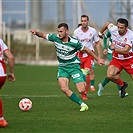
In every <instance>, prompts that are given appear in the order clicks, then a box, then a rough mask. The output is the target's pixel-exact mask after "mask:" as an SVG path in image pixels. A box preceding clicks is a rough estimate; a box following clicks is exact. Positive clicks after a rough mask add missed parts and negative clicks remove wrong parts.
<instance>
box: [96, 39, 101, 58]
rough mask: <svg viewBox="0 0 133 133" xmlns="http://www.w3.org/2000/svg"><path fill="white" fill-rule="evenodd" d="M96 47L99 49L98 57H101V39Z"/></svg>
mask: <svg viewBox="0 0 133 133" xmlns="http://www.w3.org/2000/svg"><path fill="white" fill-rule="evenodd" d="M96 49H97V54H98V57H99V58H100V57H101V50H100V43H99V41H98V42H96Z"/></svg>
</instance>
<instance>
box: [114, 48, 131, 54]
mask: <svg viewBox="0 0 133 133" xmlns="http://www.w3.org/2000/svg"><path fill="white" fill-rule="evenodd" d="M115 51H116V52H117V53H119V54H128V52H129V51H127V50H125V49H118V48H115Z"/></svg>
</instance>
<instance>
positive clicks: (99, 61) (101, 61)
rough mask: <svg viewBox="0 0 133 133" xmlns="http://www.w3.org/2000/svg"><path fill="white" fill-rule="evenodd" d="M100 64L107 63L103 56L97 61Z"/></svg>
mask: <svg viewBox="0 0 133 133" xmlns="http://www.w3.org/2000/svg"><path fill="white" fill-rule="evenodd" d="M97 63H98V65H100V66H101V65H105V61H104V60H103V59H101V58H98V61H97Z"/></svg>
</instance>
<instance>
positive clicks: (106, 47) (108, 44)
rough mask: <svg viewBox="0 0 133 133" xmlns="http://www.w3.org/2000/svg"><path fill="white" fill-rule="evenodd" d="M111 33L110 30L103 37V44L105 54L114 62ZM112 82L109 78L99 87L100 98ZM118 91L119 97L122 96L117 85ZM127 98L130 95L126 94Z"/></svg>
mask: <svg viewBox="0 0 133 133" xmlns="http://www.w3.org/2000/svg"><path fill="white" fill-rule="evenodd" d="M111 42H112V39H111V33H110V32H109V30H108V31H107V32H106V33H105V35H104V37H103V44H104V50H103V54H104V55H107V57H108V60H109V62H110V61H111V60H112V52H113V50H112V49H111ZM109 82H110V80H109V79H108V78H106V77H105V79H104V80H103V82H101V83H100V84H99V85H98V87H99V89H98V92H97V94H98V96H101V95H102V90H103V89H104V87H105V85H106V84H108V83H109ZM117 88H118V91H119V96H121V90H120V88H121V87H120V86H119V85H117ZM125 96H128V93H125Z"/></svg>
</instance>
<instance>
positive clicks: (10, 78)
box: [7, 73, 15, 82]
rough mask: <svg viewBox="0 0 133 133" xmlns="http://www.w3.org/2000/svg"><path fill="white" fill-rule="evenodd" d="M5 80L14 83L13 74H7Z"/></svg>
mask: <svg viewBox="0 0 133 133" xmlns="http://www.w3.org/2000/svg"><path fill="white" fill-rule="evenodd" d="M7 78H8V80H9V81H12V82H14V81H15V76H14V73H9V74H8V76H7Z"/></svg>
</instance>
